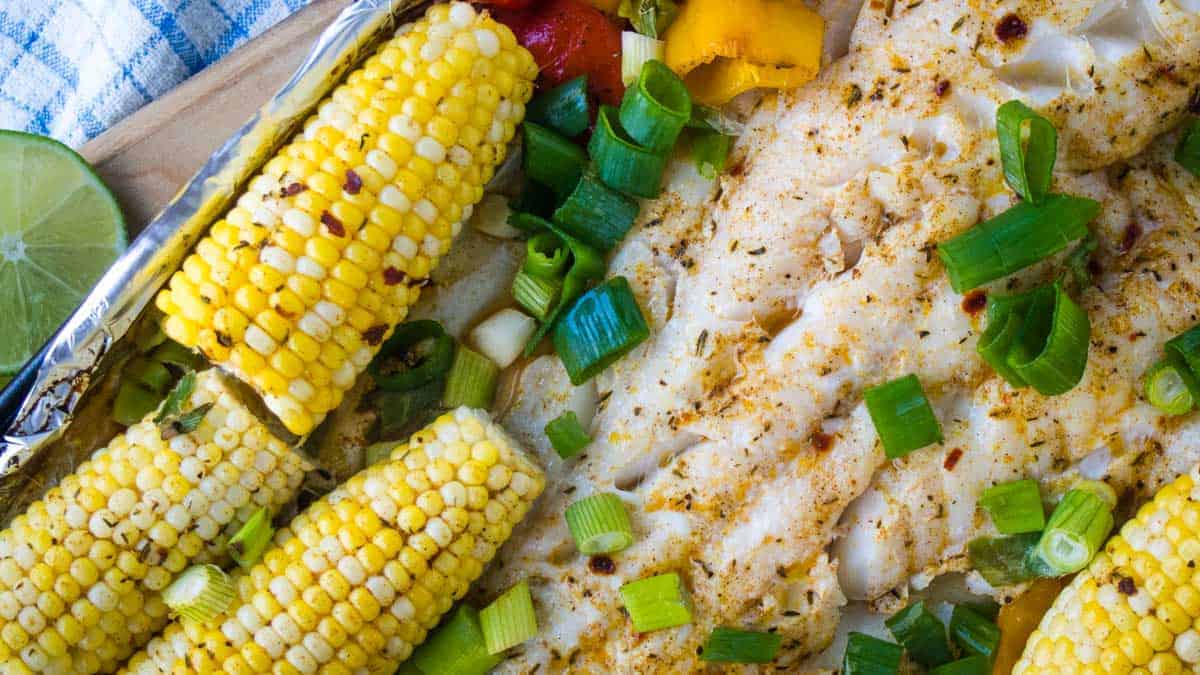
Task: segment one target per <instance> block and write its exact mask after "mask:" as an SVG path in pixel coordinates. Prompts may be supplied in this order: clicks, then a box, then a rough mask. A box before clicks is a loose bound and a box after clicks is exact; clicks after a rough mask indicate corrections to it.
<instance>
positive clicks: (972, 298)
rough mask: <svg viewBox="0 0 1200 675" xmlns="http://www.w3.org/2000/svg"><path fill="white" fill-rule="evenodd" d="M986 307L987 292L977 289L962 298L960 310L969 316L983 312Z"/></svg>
mask: <svg viewBox="0 0 1200 675" xmlns="http://www.w3.org/2000/svg"><path fill="white" fill-rule="evenodd" d="M984 307H987V291H984V290H983V289H981V288H977V289H975V290H973V291H971V292H970V293H967V294H966V295H965V296H963V299H962V310H963V311H964V312H966V313H967V314H970V315H971V316H975V315H976V314H978V313H980V312H982V311H983V308H984Z"/></svg>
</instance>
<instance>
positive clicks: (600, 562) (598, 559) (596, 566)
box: [588, 555, 617, 576]
mask: <svg viewBox="0 0 1200 675" xmlns="http://www.w3.org/2000/svg"><path fill="white" fill-rule="evenodd" d="M588 569H590V570H591V571H593V572H595V573H596V574H603V575H605V576H608V575H609V574H612V573H613V572H616V571H617V563H615V562H613V559H612V558H610V557H608V556H606V555H594V556H592V557H591V559H590V560H588Z"/></svg>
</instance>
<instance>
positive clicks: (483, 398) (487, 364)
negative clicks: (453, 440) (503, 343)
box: [442, 345, 500, 410]
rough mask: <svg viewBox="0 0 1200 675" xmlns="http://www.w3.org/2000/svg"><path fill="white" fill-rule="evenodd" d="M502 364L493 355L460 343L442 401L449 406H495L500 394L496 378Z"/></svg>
mask: <svg viewBox="0 0 1200 675" xmlns="http://www.w3.org/2000/svg"><path fill="white" fill-rule="evenodd" d="M499 376H500V366H497V365H496V364H495V363H493V362H492V360H491V359H489V358H488V357H486V356H484V355H483V354H480V353H479V352H476V351H474V350H472V349H470V348H468V347H466V346H463V345H459V346H458V349H457V351H455V352H454V365H452V366H450V374H449V375H448V376H447V377H446V391H445V392H444V393H443V394H442V405H443V406H445V407H447V408H457V407H459V406H467V407H468V408H482V409H484V410H486V409H488V408H490V407H492V399H493V398H495V396H496V380H497V378H498V377H499Z"/></svg>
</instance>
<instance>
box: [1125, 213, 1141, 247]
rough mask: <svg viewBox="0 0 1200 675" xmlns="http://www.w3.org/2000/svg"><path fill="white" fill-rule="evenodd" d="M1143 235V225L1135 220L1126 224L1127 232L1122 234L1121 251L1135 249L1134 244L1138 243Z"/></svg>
mask: <svg viewBox="0 0 1200 675" xmlns="http://www.w3.org/2000/svg"><path fill="white" fill-rule="evenodd" d="M1141 237H1142V226H1141V225H1139V224H1138V223H1137V221H1134V222H1132V223H1130V224H1128V225H1126V226H1125V233H1124V234H1122V235H1121V252H1122V253H1126V252H1128V251H1130V250H1132V249H1133V246H1134V244H1137V241H1138V239H1141Z"/></svg>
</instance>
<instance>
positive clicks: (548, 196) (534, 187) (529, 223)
mask: <svg viewBox="0 0 1200 675" xmlns="http://www.w3.org/2000/svg"><path fill="white" fill-rule="evenodd" d="M508 206H509V208H510V209H512V211H511V212H510V213H509V214H508V224H509V225H512V226H513V227H515V228H517V229H518V230H525V231H527V232H536V231H537V225H538V222H537V221H535V220H527V219H524V218H522V217H521V214H523V213H531V214H533V215H535V216H537V217H539V218H549V217H550V216H551V215H553V214H554V209H556V208H558V195H557V194H555V193H554V190H551V189H550V188H548V187H546V186H545V185H542V184H541V183H535V182H533V181H526V182H525V187H524V188H522V189H521V193H520V194H519V195H517V197H516V199H513V200H511V201H509V203H508Z"/></svg>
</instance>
